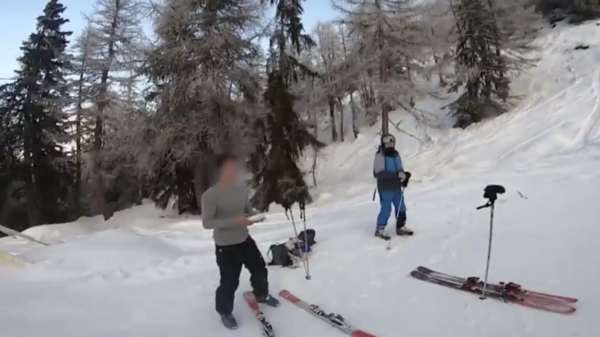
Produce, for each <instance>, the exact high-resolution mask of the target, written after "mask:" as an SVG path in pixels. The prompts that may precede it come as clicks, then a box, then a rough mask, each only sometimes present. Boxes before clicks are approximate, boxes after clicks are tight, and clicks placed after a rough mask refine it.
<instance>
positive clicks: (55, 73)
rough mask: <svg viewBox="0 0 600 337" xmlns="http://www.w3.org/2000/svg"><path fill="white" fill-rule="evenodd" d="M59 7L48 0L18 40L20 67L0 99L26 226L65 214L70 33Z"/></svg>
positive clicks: (68, 172) (54, 0)
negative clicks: (15, 156) (15, 154)
mask: <svg viewBox="0 0 600 337" xmlns="http://www.w3.org/2000/svg"><path fill="white" fill-rule="evenodd" d="M64 11H65V7H64V6H63V5H62V4H60V3H59V2H58V0H51V1H49V2H48V4H47V5H46V7H45V8H44V15H42V16H40V17H38V19H37V30H36V32H35V33H33V34H31V35H30V37H29V39H28V40H27V41H26V42H24V43H23V46H22V47H21V50H22V51H23V56H22V57H20V58H19V63H20V66H21V69H20V70H18V71H17V72H16V73H17V76H16V79H15V82H14V83H13V84H12V85H11V87H12V88H11V90H12V93H10V94H8V93H7V94H8V97H10V99H9V100H7V101H6V102H5V106H4V108H3V110H4V111H3V112H4V114H5V116H4V118H5V121H6V120H10V122H9V124H8V125H6V124H5V126H6V127H7V130H5V131H6V132H7V133H9V134H11V135H13V136H14V137H15V139H18V140H19V142H18V143H17V144H15V147H16V150H17V151H19V152H21V153H22V158H23V159H22V161H21V162H20V165H19V171H18V175H17V177H16V179H18V180H20V181H22V182H23V183H24V196H25V200H26V204H27V211H28V222H29V226H35V225H39V224H41V223H52V222H63V221H66V220H67V219H68V216H69V214H68V211H69V207H70V201H71V200H69V196H70V192H71V191H72V186H71V182H72V165H71V161H70V159H69V158H68V156H67V155H66V151H65V149H64V147H63V144H64V143H65V142H67V141H68V140H69V139H68V133H67V116H66V114H65V113H64V111H63V109H64V107H65V106H66V105H67V104H68V102H69V100H68V91H67V83H66V80H65V78H64V76H63V74H64V72H65V71H66V69H67V68H68V67H69V62H68V58H69V57H68V55H67V54H66V48H67V44H68V40H67V38H68V36H69V35H70V34H71V32H66V31H63V30H62V26H63V25H64V24H65V23H66V22H68V20H67V19H64V18H63V17H62V14H63V13H64Z"/></svg>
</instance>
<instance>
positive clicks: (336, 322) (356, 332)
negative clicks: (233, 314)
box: [244, 290, 376, 337]
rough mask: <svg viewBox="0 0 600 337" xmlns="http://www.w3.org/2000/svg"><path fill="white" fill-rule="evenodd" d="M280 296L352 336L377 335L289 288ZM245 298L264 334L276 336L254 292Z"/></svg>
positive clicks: (247, 294)
mask: <svg viewBox="0 0 600 337" xmlns="http://www.w3.org/2000/svg"><path fill="white" fill-rule="evenodd" d="M279 296H281V297H282V298H283V299H285V300H287V301H289V302H291V303H292V304H294V305H296V306H297V307H298V308H300V309H302V310H304V311H306V312H308V313H309V314H311V315H313V316H315V317H317V318H319V319H321V320H322V321H324V322H325V323H328V324H330V325H332V326H334V327H336V328H338V329H339V330H340V331H343V332H345V333H346V334H348V335H349V336H352V337H376V336H375V335H372V334H370V333H367V332H365V331H363V330H360V329H357V328H355V327H353V326H352V325H350V324H348V323H347V322H346V320H345V319H344V318H343V317H342V316H340V315H338V314H334V313H326V312H325V311H323V310H322V309H321V308H319V306H318V305H315V304H310V303H308V302H305V301H303V300H301V299H300V298H299V297H297V296H295V295H294V294H292V293H291V292H290V291H288V290H282V291H280V292H279ZM244 299H245V300H246V302H247V303H248V306H249V307H250V310H252V312H253V313H254V315H255V316H256V319H257V320H258V322H259V323H260V324H261V326H262V329H263V336H265V337H275V332H274V331H273V327H272V326H271V324H270V323H269V322H268V321H267V320H266V318H265V315H264V314H263V312H262V311H261V310H260V308H259V306H258V302H257V301H256V298H255V297H254V295H253V294H252V292H245V293H244Z"/></svg>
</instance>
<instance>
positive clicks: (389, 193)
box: [373, 134, 413, 240]
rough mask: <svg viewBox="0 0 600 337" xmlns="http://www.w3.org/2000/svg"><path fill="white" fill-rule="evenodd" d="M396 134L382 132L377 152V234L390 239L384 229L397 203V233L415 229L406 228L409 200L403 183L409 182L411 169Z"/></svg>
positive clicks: (395, 214) (406, 232) (374, 164)
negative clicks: (401, 152)
mask: <svg viewBox="0 0 600 337" xmlns="http://www.w3.org/2000/svg"><path fill="white" fill-rule="evenodd" d="M395 146H396V138H395V137H394V136H393V135H390V134H385V135H382V136H381V141H380V145H379V150H378V151H377V153H376V154H375V161H374V163H373V175H374V176H375V178H376V179H377V191H378V192H379V202H380V204H381V209H380V211H379V215H378V216H377V229H376V230H375V236H377V237H380V238H382V239H384V240H389V239H390V236H389V235H388V234H387V233H386V232H385V227H386V226H387V222H388V219H389V217H390V215H391V212H392V205H393V206H394V216H395V217H396V234H397V235H412V234H413V231H412V230H410V229H408V228H406V227H405V225H406V204H405V203H404V191H403V190H404V187H406V186H407V185H408V181H409V179H410V172H407V171H404V167H403V166H402V159H401V158H400V154H399V153H398V151H396V148H395Z"/></svg>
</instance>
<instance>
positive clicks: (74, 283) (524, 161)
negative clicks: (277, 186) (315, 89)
mask: <svg viewBox="0 0 600 337" xmlns="http://www.w3.org/2000/svg"><path fill="white" fill-rule="evenodd" d="M599 37H600V27H597V26H596V23H589V24H586V25H582V26H579V27H569V28H564V27H563V28H560V27H559V28H556V29H553V30H549V32H548V35H546V36H545V37H544V38H542V39H540V44H541V45H542V47H543V49H542V52H541V54H540V57H541V60H540V62H539V65H538V67H537V68H534V69H531V70H530V72H529V74H527V75H525V76H523V77H522V78H520V79H519V80H518V81H517V82H516V83H515V85H516V86H517V87H518V90H522V92H523V93H524V94H526V97H525V98H524V100H523V101H522V102H521V104H520V105H519V106H518V107H517V108H516V109H515V111H514V112H512V113H509V114H507V115H505V116H502V117H500V118H498V119H496V120H494V121H491V122H487V123H484V124H482V125H478V126H474V127H472V128H470V129H468V130H465V131H461V130H453V131H451V132H449V133H446V134H442V133H440V134H439V135H437V136H436V137H433V138H434V142H433V144H430V145H429V146H421V145H418V146H417V145H414V148H410V147H409V146H408V145H406V144H409V142H408V141H403V139H404V138H403V137H402V136H401V135H398V138H399V140H400V142H399V143H401V144H405V147H403V148H401V151H402V153H403V155H404V156H405V157H406V159H405V161H406V165H407V166H408V169H409V170H410V171H413V172H414V173H415V175H416V176H417V177H418V179H416V180H420V181H421V182H420V183H419V182H415V183H414V184H412V185H411V186H409V188H408V190H407V192H406V198H407V203H408V208H409V223H410V226H411V227H412V228H414V229H415V231H416V234H415V236H414V237H410V238H396V239H394V241H393V248H392V250H391V251H388V250H386V249H385V243H384V242H382V241H381V240H379V239H376V238H374V237H373V236H372V234H373V233H372V232H373V224H374V218H375V216H376V213H377V210H378V205H377V204H376V203H374V202H372V200H371V198H372V193H373V181H372V176H371V168H370V165H371V161H372V155H373V139H374V138H375V133H374V131H373V132H371V133H370V134H369V132H368V131H369V130H367V132H365V134H364V136H361V137H362V138H359V139H357V140H356V141H354V142H353V143H352V144H343V145H338V146H336V147H332V148H331V149H328V150H327V151H329V153H328V155H329V156H328V161H327V162H324V163H322V164H321V166H320V169H319V170H320V171H319V182H320V185H319V186H320V187H319V190H320V191H322V192H320V194H319V198H318V200H317V202H316V203H315V205H311V207H310V208H309V209H308V210H307V219H308V221H307V226H308V227H310V228H314V229H316V231H317V238H316V239H317V241H318V243H317V245H316V246H315V253H314V255H313V256H312V259H311V263H310V272H311V275H312V279H311V280H305V278H304V274H303V271H302V269H295V270H290V269H279V268H272V269H270V285H271V289H272V292H273V293H277V292H279V290H281V289H284V288H285V289H289V290H291V291H293V292H294V293H296V294H297V295H298V296H300V297H302V298H303V299H306V300H308V301H312V302H317V303H319V304H320V305H321V306H322V307H323V308H324V309H325V310H330V311H335V312H337V313H340V314H342V315H343V316H344V317H345V318H346V319H347V320H348V321H349V322H351V323H353V324H354V325H356V326H358V327H360V328H362V329H364V330H367V331H369V332H371V333H373V334H375V335H376V336H378V337H409V336H410V337H426V336H436V337H439V336H473V337H475V336H477V337H480V336H486V337H495V336H498V337H505V336H511V337H516V336H540V337H541V336H544V337H547V336H561V337H563V336H584V337H587V336H590V337H591V336H599V335H600V321H598V319H597V317H598V315H599V314H600V287H598V286H597V280H598V279H600V268H599V267H598V262H597V260H596V259H597V258H598V257H599V256H600V226H599V222H598V221H599V220H598V218H599V216H600V209H599V205H600V202H599V201H598V200H597V199H598V191H599V190H600V92H599V90H600V85H599V82H600V68H598V66H597V65H598V64H599V63H600V46H599V45H598V44H597V41H598V40H599ZM579 43H583V44H589V45H590V48H589V49H588V50H574V48H575V46H576V45H577V44H579ZM493 183H499V184H502V185H504V186H505V187H506V189H507V193H506V194H504V195H502V196H501V198H500V200H499V201H498V203H497V208H496V217H495V231H494V246H493V252H492V262H491V263H492V265H491V271H490V279H491V280H492V281H501V280H504V281H515V282H518V283H521V284H522V285H524V286H525V287H528V288H531V289H535V290H538V291H546V292H551V293H557V294H563V295H567V296H573V297H577V298H579V299H580V301H579V303H577V307H578V311H577V312H576V313H575V314H573V315H569V316H566V315H559V314H553V313H548V312H543V311H538V310H534V309H529V308H524V307H519V306H516V305H511V304H504V303H501V302H499V301H495V300H491V299H490V300H486V301H481V300H479V299H478V298H477V297H476V296H474V295H470V294H466V293H461V292H458V291H454V290H450V289H446V288H442V287H440V286H436V285H432V284H428V283H424V282H420V281H417V280H415V279H412V278H411V277H410V276H408V273H409V272H410V271H411V270H412V269H413V268H414V267H416V266H418V265H425V266H429V267H431V268H433V269H438V270H441V271H446V272H449V273H453V274H459V275H479V276H482V275H483V272H484V269H485V258H486V249H487V238H488V229H489V227H488V223H489V212H488V211H487V210H481V211H476V210H475V207H476V206H478V205H480V204H482V203H484V200H483V199H482V194H483V188H484V186H485V185H487V184H493ZM325 191H327V192H328V194H326V192H325ZM296 214H297V212H296ZM390 223H391V221H390ZM300 225H301V224H300ZM26 234H28V235H30V236H33V237H35V238H37V239H41V240H44V241H47V242H51V243H55V244H53V245H51V246H48V247H44V246H36V245H34V244H30V243H28V242H25V241H22V240H16V239H12V238H4V239H1V240H0V249H2V250H4V251H8V252H10V253H13V254H16V255H18V257H19V258H21V259H23V260H25V261H27V262H28V265H27V266H26V267H24V268H15V267H10V266H3V267H0V335H1V336H3V337H4V336H7V337H39V336H44V337H70V336H73V337H75V336H77V337H81V336H86V337H105V336H111V337H137V336H144V337H153V336H156V337H164V336H168V335H173V336H178V337H188V336H189V337H192V336H193V337H198V336H202V337H224V336H242V337H251V336H260V329H259V326H258V324H257V322H256V320H255V319H254V318H253V317H252V314H251V313H250V311H249V310H248V308H247V307H246V305H245V304H244V302H243V300H242V298H241V292H242V291H243V290H246V289H249V282H248V273H247V272H246V271H244V272H243V274H242V283H241V285H240V289H239V291H238V295H240V296H238V297H237V299H236V309H235V315H236V316H237V318H238V321H239V323H240V325H241V327H240V330H237V331H228V330H226V329H225V328H223V327H222V325H221V323H220V321H219V320H218V318H217V315H216V314H215V312H214V309H213V308H214V290H215V287H216V285H217V282H218V276H217V275H218V273H217V268H216V265H215V261H214V260H215V258H214V251H213V250H214V246H213V243H212V240H211V233H210V232H209V231H206V230H204V229H203V228H202V226H201V222H200V221H199V220H198V219H197V218H194V217H189V218H182V217H178V216H176V215H174V214H172V213H171V212H168V211H167V212H163V211H159V210H156V209H154V208H153V205H152V204H151V203H148V204H145V205H142V206H139V207H136V208H133V209H130V210H126V211H123V212H120V213H119V214H116V215H115V217H114V218H113V219H111V220H110V221H109V222H108V223H103V222H101V221H100V220H99V219H97V218H92V219H82V220H80V221H78V222H76V223H70V224H63V225H53V226H40V227H37V228H31V229H29V230H27V231H26ZM252 235H253V236H254V238H255V239H256V241H257V242H258V243H259V244H260V247H261V249H262V250H263V252H264V253H265V254H266V251H267V249H268V247H269V245H270V244H272V243H276V242H281V241H283V240H285V239H287V238H288V237H290V236H292V235H293V230H292V227H291V224H290V222H289V221H288V220H286V218H285V217H284V216H283V214H281V213H272V214H269V216H268V220H267V221H266V222H264V223H262V224H260V225H256V226H255V227H254V228H253V229H252ZM264 311H265V314H266V315H267V317H268V319H269V320H270V321H271V323H272V324H273V327H274V329H275V331H276V333H277V336H281V337H305V336H316V337H335V336H343V334H342V333H341V332H339V331H338V330H336V329H334V328H332V327H330V326H328V325H327V324H324V323H322V322H320V321H317V320H316V319H314V318H313V317H311V316H309V315H307V314H306V313H304V312H301V311H299V310H298V309H296V307H294V306H292V305H291V304H289V303H285V302H284V303H282V306H281V307H279V308H276V309H272V308H265V310H264Z"/></svg>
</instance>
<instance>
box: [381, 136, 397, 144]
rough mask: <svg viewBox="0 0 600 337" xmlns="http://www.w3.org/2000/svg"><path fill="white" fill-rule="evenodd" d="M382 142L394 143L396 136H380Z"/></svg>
mask: <svg viewBox="0 0 600 337" xmlns="http://www.w3.org/2000/svg"><path fill="white" fill-rule="evenodd" d="M381 143H382V144H389V143H396V138H395V137H394V136H392V135H385V136H383V137H381Z"/></svg>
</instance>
